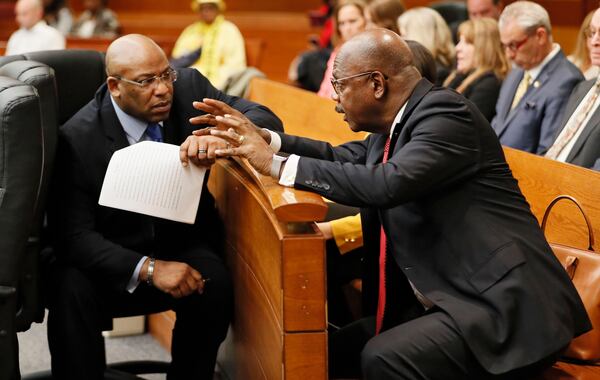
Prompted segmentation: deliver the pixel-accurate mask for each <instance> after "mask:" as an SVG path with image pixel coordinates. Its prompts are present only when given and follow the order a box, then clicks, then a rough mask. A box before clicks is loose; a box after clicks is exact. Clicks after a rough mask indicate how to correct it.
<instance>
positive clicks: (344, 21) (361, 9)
mask: <svg viewBox="0 0 600 380" xmlns="http://www.w3.org/2000/svg"><path fill="white" fill-rule="evenodd" d="M364 14H365V3H364V2H363V1H362V0H341V1H340V2H339V3H338V6H337V8H336V10H335V12H334V17H333V19H334V25H335V31H336V33H335V38H334V43H335V45H336V48H335V49H334V50H333V51H332V52H331V55H330V56H329V59H328V60H327V66H326V69H325V73H324V74H323V80H322V81H321V86H320V87H319V91H318V95H319V96H322V97H324V98H331V96H332V95H333V86H332V85H331V76H332V71H333V62H334V61H335V57H336V55H337V52H338V50H339V47H340V46H341V45H342V44H343V43H344V42H346V41H348V40H349V39H351V38H352V37H354V36H356V35H357V34H359V33H361V32H363V31H364V30H365V28H366V26H367V20H366V19H365V17H364Z"/></svg>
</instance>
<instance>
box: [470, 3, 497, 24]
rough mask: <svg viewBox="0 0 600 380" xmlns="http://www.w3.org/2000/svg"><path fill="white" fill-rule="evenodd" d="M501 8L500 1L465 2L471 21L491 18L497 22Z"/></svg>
mask: <svg viewBox="0 0 600 380" xmlns="http://www.w3.org/2000/svg"><path fill="white" fill-rule="evenodd" d="M503 8H504V4H503V3H502V0H467V11H468V12H469V18H470V19H471V20H473V19H476V18H480V17H491V18H493V19H495V20H496V21H498V19H499V18H500V14H501V13H502V9H503Z"/></svg>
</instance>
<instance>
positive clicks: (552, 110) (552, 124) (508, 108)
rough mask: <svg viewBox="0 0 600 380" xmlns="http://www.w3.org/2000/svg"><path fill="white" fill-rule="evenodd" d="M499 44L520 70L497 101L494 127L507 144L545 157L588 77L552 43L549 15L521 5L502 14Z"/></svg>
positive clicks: (514, 71)
mask: <svg viewBox="0 0 600 380" xmlns="http://www.w3.org/2000/svg"><path fill="white" fill-rule="evenodd" d="M498 25H499V27H500V40H501V41H502V45H503V46H504V50H505V51H506V55H507V56H508V58H509V59H510V60H511V61H512V62H513V64H514V65H515V67H514V68H513V69H512V70H511V71H510V73H509V74H508V76H507V77H506V79H504V82H503V83H502V87H501V88H500V95H499V96H498V102H497V103H496V116H495V117H494V119H493V120H492V128H494V130H495V131H496V134H497V135H498V137H499V138H500V143H501V144H502V145H506V146H509V147H511V148H516V149H521V150H524V151H526V152H531V153H536V154H543V153H544V152H545V151H546V150H547V149H548V147H550V145H551V144H552V141H553V140H554V136H555V135H556V131H557V129H558V128H559V124H560V121H561V119H562V115H563V111H564V108H565V104H566V102H567V99H568V97H569V94H570V93H571V91H572V90H573V87H575V85H576V84H577V83H579V82H581V81H582V80H583V79H584V78H583V75H582V74H581V72H580V71H579V69H578V68H577V67H575V65H573V64H572V63H571V62H569V60H567V57H565V55H564V53H563V52H562V50H561V48H560V46H559V45H558V44H556V43H553V40H552V31H551V25H550V18H549V16H548V12H546V10H545V9H544V8H543V7H542V6H541V5H539V4H536V3H534V2H531V1H517V2H514V3H512V4H510V5H509V6H507V7H506V8H504V11H503V12H502V15H501V16H500V21H499V24H498Z"/></svg>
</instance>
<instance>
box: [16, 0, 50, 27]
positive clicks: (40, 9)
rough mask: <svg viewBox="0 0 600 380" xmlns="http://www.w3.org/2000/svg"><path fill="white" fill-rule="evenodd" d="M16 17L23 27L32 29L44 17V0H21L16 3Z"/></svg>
mask: <svg viewBox="0 0 600 380" xmlns="http://www.w3.org/2000/svg"><path fill="white" fill-rule="evenodd" d="M15 17H16V20H17V23H18V24H19V26H20V27H21V28H25V29H31V28H32V27H33V26H34V25H35V24H37V23H38V22H39V21H40V20H41V19H42V18H43V17H44V6H43V4H42V0H19V1H17V4H15Z"/></svg>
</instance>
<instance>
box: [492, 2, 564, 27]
mask: <svg viewBox="0 0 600 380" xmlns="http://www.w3.org/2000/svg"><path fill="white" fill-rule="evenodd" d="M509 21H515V22H516V23H517V25H519V26H520V27H521V28H523V29H525V30H526V31H530V30H531V29H534V28H537V27H540V26H542V27H544V29H546V31H547V32H548V34H552V27H551V26H550V16H549V15H548V12H547V11H546V10H545V9H544V7H542V6H541V5H539V4H537V3H534V2H532V1H516V2H514V3H512V4H510V5H508V6H507V7H506V8H504V11H503V12H502V14H501V15H500V20H498V26H499V27H500V30H502V29H503V28H504V27H505V26H506V23H507V22H509Z"/></svg>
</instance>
